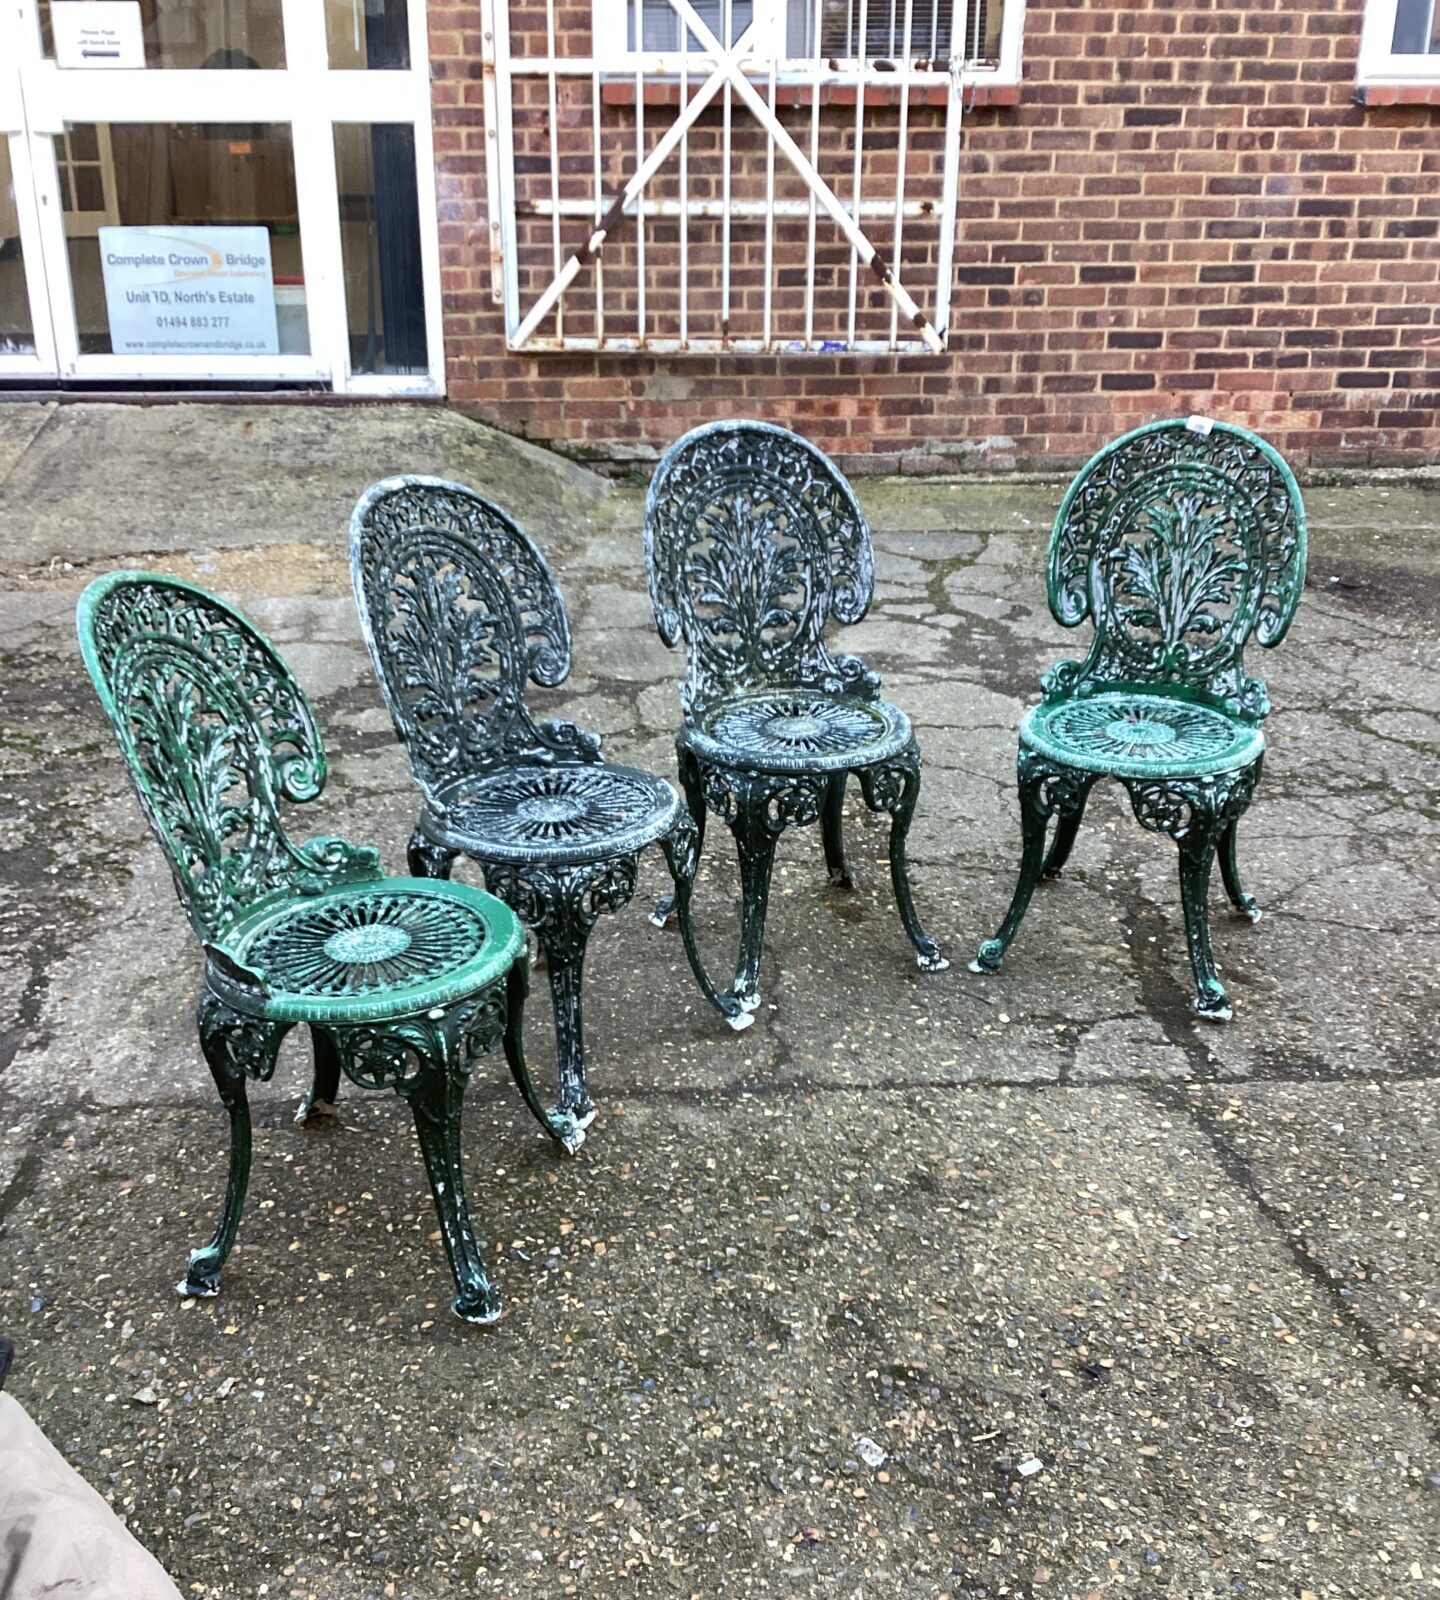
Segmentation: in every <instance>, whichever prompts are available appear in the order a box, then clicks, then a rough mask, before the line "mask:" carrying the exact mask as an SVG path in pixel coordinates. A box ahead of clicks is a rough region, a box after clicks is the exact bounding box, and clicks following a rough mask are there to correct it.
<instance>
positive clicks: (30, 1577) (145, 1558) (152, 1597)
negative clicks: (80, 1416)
mask: <svg viewBox="0 0 1440 1600" xmlns="http://www.w3.org/2000/svg"><path fill="white" fill-rule="evenodd" d="M42 1595H44V1596H54V1595H64V1596H65V1597H66V1600H180V1591H179V1590H178V1589H177V1588H176V1587H175V1585H174V1584H173V1583H171V1581H170V1580H169V1578H167V1577H166V1576H165V1571H164V1568H163V1567H161V1565H160V1563H159V1562H158V1561H156V1559H155V1557H154V1556H152V1555H151V1554H150V1553H149V1552H148V1551H147V1550H145V1549H144V1548H142V1546H140V1545H139V1544H137V1543H136V1542H135V1539H134V1538H133V1537H132V1536H131V1535H130V1534H129V1533H128V1532H127V1531H126V1529H125V1526H124V1524H123V1523H122V1522H121V1521H120V1519H119V1518H118V1517H117V1516H116V1515H115V1513H114V1512H113V1511H112V1510H111V1509H110V1507H109V1506H108V1505H106V1504H105V1501H104V1500H103V1499H102V1498H101V1497H100V1496H99V1495H98V1494H96V1492H95V1491H94V1490H93V1489H92V1488H91V1487H90V1485H89V1484H88V1483H86V1482H85V1480H84V1479H83V1478H82V1477H81V1476H80V1474H79V1473H78V1472H76V1471H75V1470H74V1469H73V1468H72V1467H70V1466H69V1465H68V1464H67V1463H66V1461H65V1459H64V1457H63V1456H62V1455H61V1454H60V1452H59V1451H58V1450H57V1449H56V1448H55V1446H54V1445H53V1444H51V1443H50V1441H49V1440H48V1439H47V1438H46V1437H45V1435H44V1434H43V1433H41V1431H40V1430H39V1428H37V1427H36V1426H35V1424H34V1423H33V1422H32V1421H31V1420H30V1417H29V1416H28V1415H27V1413H26V1411H25V1408H24V1407H23V1406H22V1405H21V1404H20V1402H19V1401H18V1400H16V1399H14V1398H13V1397H12V1396H11V1395H8V1394H0V1600H39V1597H40V1596H42Z"/></svg>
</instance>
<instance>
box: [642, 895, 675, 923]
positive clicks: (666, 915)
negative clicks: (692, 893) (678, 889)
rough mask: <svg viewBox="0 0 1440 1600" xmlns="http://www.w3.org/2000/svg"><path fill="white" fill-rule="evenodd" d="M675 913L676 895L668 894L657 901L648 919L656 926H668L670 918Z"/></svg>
mask: <svg viewBox="0 0 1440 1600" xmlns="http://www.w3.org/2000/svg"><path fill="white" fill-rule="evenodd" d="M674 913H675V896H674V895H673V894H667V895H664V896H662V897H661V898H660V899H659V900H657V901H656V902H655V909H654V910H653V911H652V912H651V913H650V914H649V916H648V917H647V919H646V920H647V921H648V922H649V923H650V925H651V926H652V927H655V928H668V927H669V926H670V918H671V917H672V916H673V915H674Z"/></svg>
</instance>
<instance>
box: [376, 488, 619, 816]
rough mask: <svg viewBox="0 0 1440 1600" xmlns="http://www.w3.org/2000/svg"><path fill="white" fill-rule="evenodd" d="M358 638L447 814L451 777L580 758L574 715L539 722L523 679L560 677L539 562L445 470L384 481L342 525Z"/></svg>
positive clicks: (545, 576) (584, 738)
mask: <svg viewBox="0 0 1440 1600" xmlns="http://www.w3.org/2000/svg"><path fill="white" fill-rule="evenodd" d="M350 573H351V577H352V578H353V580H354V583H355V599H356V603H357V605H358V607H359V610H360V622H361V626H362V628H363V629H364V633H365V642H366V644H368V645H369V647H370V654H371V657H372V658H373V659H374V662H375V670H376V672H377V674H378V675H379V678H380V685H381V688H382V690H383V692H384V695H385V701H386V704H387V705H388V706H389V708H390V715H391V718H392V719H393V721H394V723H395V730H396V732H397V733H398V734H399V735H400V737H401V739H402V740H403V741H404V743H405V745H406V747H407V749H408V751H409V754H410V765H411V769H412V770H413V772H414V774H415V779H416V781H417V782H418V783H419V785H420V788H421V790H422V791H423V792H424V794H425V797H426V799H427V800H429V801H431V802H432V803H433V804H434V805H436V806H437V807H439V808H440V809H442V810H443V809H444V795H445V792H446V790H447V789H448V788H450V787H451V786H452V785H453V784H454V783H455V782H456V781H457V780H459V779H461V778H464V777H466V776H473V775H475V774H477V773H483V772H486V771H489V770H492V769H494V768H497V767H506V766H514V765H517V764H522V765H523V764H531V765H549V764H553V763H555V762H557V761H563V760H581V761H589V760H593V759H595V757H596V755H597V753H598V749H599V746H598V743H597V741H596V740H595V739H594V738H593V736H591V735H587V734H584V733H583V732H581V731H580V730H579V729H577V728H575V727H574V726H573V725H572V724H570V723H560V722H552V723H542V724H539V725H537V724H536V723H535V722H534V721H533V720H532V719H531V716H530V713H529V711H528V710H527V709H526V706H525V683H526V680H527V679H529V680H531V681H533V682H535V683H538V684H541V685H543V686H544V687H546V688H553V687H554V686H555V685H557V684H559V683H563V682H564V681H565V678H566V677H567V676H568V674H569V671H570V621H569V618H568V617H567V616H566V614H565V605H564V602H563V601H562V600H561V598H560V593H559V590H558V589H557V588H556V587H555V581H554V579H553V578H552V577H551V576H550V569H549V567H547V566H546V564H545V558H544V557H543V556H542V555H541V554H540V552H539V551H538V550H537V549H536V548H535V546H534V545H533V544H532V543H531V542H530V540H529V539H528V538H527V537H526V535H525V534H524V533H523V532H522V531H521V530H520V528H519V527H518V526H517V525H516V524H515V522H514V521H513V520H512V519H511V518H510V517H509V516H507V515H506V513H505V512H504V511H502V510H501V509H500V507H499V506H497V505H495V504H494V503H493V502H492V501H490V500H487V499H485V497H484V496H483V495H479V494H476V493H475V491H474V490H473V489H467V488H465V487H464V486H463V485H461V484H458V483H449V482H446V481H445V480H444V479H442V478H421V477H401V478H386V479H385V480H384V481H383V482H381V483H377V484H376V485H375V486H374V487H373V488H371V489H369V490H368V491H367V492H366V493H365V494H364V495H363V496H362V497H361V500H360V503H359V504H358V505H357V506H356V507H355V513H354V515H353V516H352V517H351V519H350Z"/></svg>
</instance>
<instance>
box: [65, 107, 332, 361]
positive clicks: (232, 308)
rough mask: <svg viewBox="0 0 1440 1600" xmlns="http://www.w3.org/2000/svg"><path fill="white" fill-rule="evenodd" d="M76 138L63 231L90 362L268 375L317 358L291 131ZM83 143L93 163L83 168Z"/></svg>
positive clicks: (69, 156) (133, 130)
mask: <svg viewBox="0 0 1440 1600" xmlns="http://www.w3.org/2000/svg"><path fill="white" fill-rule="evenodd" d="M67 133H68V136H67V137H62V138H59V139H57V140H56V141H55V159H56V161H57V162H58V163H59V165H60V168H61V179H62V192H64V190H65V187H66V182H65V180H66V179H67V178H68V180H69V188H70V191H71V193H72V195H73V201H72V203H71V204H70V205H69V206H67V208H66V213H65V234H66V248H67V250H68V252H69V257H70V281H71V285H72V288H73V292H74V297H75V321H76V326H77V328H78V329H79V333H80V349H81V351H82V352H83V353H84V354H86V355H96V354H109V353H112V352H113V353H114V354H117V355H127V354H128V355H135V356H146V355H149V356H166V355H216V356H224V357H232V356H254V357H256V359H257V365H259V366H262V367H263V365H264V358H265V357H267V356H269V357H272V358H273V357H274V356H276V355H292V354H293V355H304V354H306V353H307V352H308V351H309V349H310V334H309V320H308V318H307V316H306V311H305V279H304V268H303V261H302V256H301V251H300V229H299V225H298V221H297V213H296V203H295V158H294V151H293V148H292V144H291V137H290V127H289V124H288V123H280V122H277V123H238V124H237V123H215V122H203V123H202V122H191V123H174V124H168V125H167V124H164V123H137V124H130V123H94V124H90V125H88V126H84V127H79V126H77V127H75V128H72V129H69V130H67ZM91 141H93V143H92V142H91ZM80 148H93V149H95V150H96V152H97V155H98V159H97V160H96V161H94V162H80V161H78V160H77V159H76V156H75V152H76V151H77V150H78V149H80ZM67 169H68V170H67Z"/></svg>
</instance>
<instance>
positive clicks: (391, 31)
mask: <svg viewBox="0 0 1440 1600" xmlns="http://www.w3.org/2000/svg"><path fill="white" fill-rule="evenodd" d="M325 36H326V40H327V42H328V44H329V47H330V65H331V66H332V67H335V68H337V69H340V70H344V71H355V70H362V69H367V68H368V69H369V70H370V71H372V72H373V71H377V70H383V69H396V70H403V69H404V68H406V67H408V66H409V65H410V19H409V15H408V12H407V10H406V0H325Z"/></svg>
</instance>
